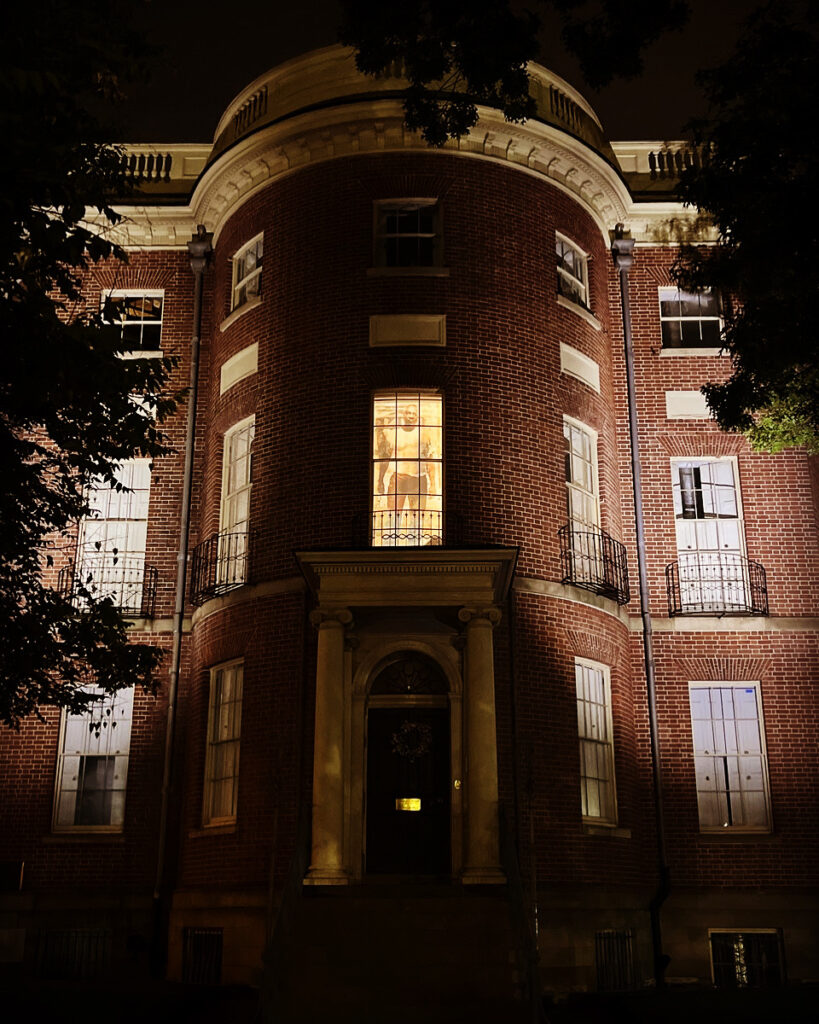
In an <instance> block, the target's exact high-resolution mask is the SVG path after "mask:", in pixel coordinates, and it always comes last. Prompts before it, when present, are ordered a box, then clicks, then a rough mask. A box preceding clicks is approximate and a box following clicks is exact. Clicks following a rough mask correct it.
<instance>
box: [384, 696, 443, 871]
mask: <svg viewBox="0 0 819 1024" xmlns="http://www.w3.org/2000/svg"><path fill="white" fill-rule="evenodd" d="M449 775H450V767H449V709H448V708H413V707H405V708H370V711H369V714H368V716H367V872H368V873H370V874H402V875H404V874H413V875H448V874H449V873H450V870H451V859H450V841H449V833H450V823H449Z"/></svg>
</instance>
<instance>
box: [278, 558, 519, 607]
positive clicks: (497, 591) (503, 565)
mask: <svg viewBox="0 0 819 1024" xmlns="http://www.w3.org/2000/svg"><path fill="white" fill-rule="evenodd" d="M296 559H297V561H298V563H299V566H300V567H301V570H302V572H303V573H304V576H305V579H306V581H307V585H308V587H309V588H310V590H311V592H312V593H313V596H314V598H315V599H316V602H317V605H318V608H317V609H316V611H317V612H319V613H321V614H337V613H338V610H339V609H349V608H355V607H430V606H438V607H458V608H463V609H464V611H467V610H468V611H469V612H470V615H471V612H472V611H473V610H478V609H479V610H480V613H481V614H482V615H485V616H489V615H491V614H498V615H499V614H500V613H499V612H498V611H497V607H496V606H497V605H500V604H502V603H503V602H504V601H505V599H506V595H507V594H508V592H509V587H510V585H511V582H512V575H513V573H514V570H515V563H516V560H517V548H482V549H471V550H468V551H450V550H435V551H433V550H429V551H426V550H424V551H419V550H417V549H403V550H402V549H396V548H390V549H388V550H384V549H382V550H370V551H310V552H308V551H300V552H297V553H296ZM462 621H465V620H462Z"/></svg>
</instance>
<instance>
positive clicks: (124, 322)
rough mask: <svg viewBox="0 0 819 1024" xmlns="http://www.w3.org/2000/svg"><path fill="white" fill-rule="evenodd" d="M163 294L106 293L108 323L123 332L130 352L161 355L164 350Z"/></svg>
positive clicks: (124, 347) (105, 313) (149, 292)
mask: <svg viewBox="0 0 819 1024" xmlns="http://www.w3.org/2000/svg"><path fill="white" fill-rule="evenodd" d="M164 302H165V293H164V292H162V291H124V290H117V291H111V292H106V293H105V294H104V295H103V297H102V311H103V317H104V319H105V320H106V321H107V322H108V323H111V324H116V325H117V326H118V327H119V329H120V334H121V336H122V341H123V345H122V347H123V349H124V350H125V351H126V352H158V351H159V350H160V349H161V348H162V309H163V306H164Z"/></svg>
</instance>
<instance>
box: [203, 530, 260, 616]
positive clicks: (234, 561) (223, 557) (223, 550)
mask: <svg viewBox="0 0 819 1024" xmlns="http://www.w3.org/2000/svg"><path fill="white" fill-rule="evenodd" d="M252 537H253V535H252V532H251V531H249V530H240V531H238V532H237V533H214V534H213V536H212V537H208V539H207V540H203V541H202V543H201V544H199V545H197V546H196V547H195V548H194V550H193V554H192V555H191V584H190V596H191V603H192V604H195V605H200V604H204V602H205V601H207V600H208V598H211V597H216V596H217V595H218V594H224V593H226V592H227V591H228V590H235V589H236V587H242V586H244V585H245V583H247V582H249V575H248V571H249V568H250V553H251V546H252Z"/></svg>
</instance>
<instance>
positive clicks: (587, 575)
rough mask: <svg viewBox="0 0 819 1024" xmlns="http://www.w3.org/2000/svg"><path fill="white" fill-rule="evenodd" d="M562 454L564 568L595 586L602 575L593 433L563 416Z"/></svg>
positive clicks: (580, 581)
mask: <svg viewBox="0 0 819 1024" xmlns="http://www.w3.org/2000/svg"><path fill="white" fill-rule="evenodd" d="M563 456H564V465H565V470H566V511H567V515H568V532H569V544H568V549H567V551H566V555H565V557H566V558H568V560H569V561H568V564H566V565H564V571H565V572H566V573H567V577H568V579H570V580H571V582H572V583H574V584H576V585H578V586H588V585H591V586H594V587H596V586H597V584H598V583H600V582H601V581H602V580H603V579H604V578H605V566H604V559H603V553H602V550H601V537H600V529H599V523H600V508H599V502H598V499H597V435H596V434H595V433H594V432H593V431H592V430H590V429H589V428H588V427H585V426H584V425H583V424H581V423H578V422H576V421H575V420H570V419H568V418H564V420H563Z"/></svg>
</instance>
